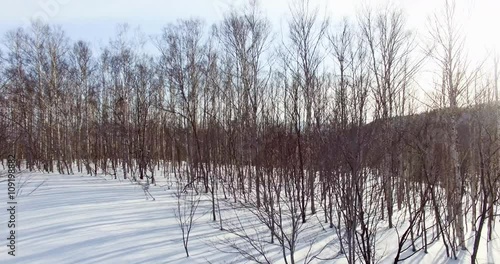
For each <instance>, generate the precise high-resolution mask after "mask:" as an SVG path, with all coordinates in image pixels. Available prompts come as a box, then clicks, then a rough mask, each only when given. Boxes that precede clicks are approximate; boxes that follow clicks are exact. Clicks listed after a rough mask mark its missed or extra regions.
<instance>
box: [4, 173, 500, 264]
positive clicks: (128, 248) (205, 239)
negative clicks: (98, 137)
mask: <svg viewBox="0 0 500 264" xmlns="http://www.w3.org/2000/svg"><path fill="white" fill-rule="evenodd" d="M17 177H18V180H19V178H20V179H21V180H20V181H18V183H23V182H25V183H24V186H23V187H22V189H21V193H20V194H19V196H18V197H17V201H18V205H17V208H16V209H17V210H16V223H17V226H16V256H15V257H12V256H9V255H8V254H7V249H8V248H7V247H6V245H7V242H8V240H7V239H6V238H7V237H8V234H7V232H8V228H7V221H8V218H9V215H8V212H7V210H6V209H7V208H8V207H7V183H6V181H2V182H1V183H0V209H1V210H0V212H1V213H0V237H1V238H2V241H3V243H2V244H3V245H0V246H1V248H2V250H1V251H0V263H50V264H52V263H58V264H59V263H242V259H241V257H240V256H239V255H238V254H234V253H222V252H220V251H218V250H216V248H215V247H220V246H221V245H218V246H217V243H219V242H220V241H222V240H221V239H224V238H227V237H228V234H227V233H226V232H224V231H220V230H219V229H218V223H214V222H212V221H211V213H210V210H211V202H210V200H209V197H208V196H207V197H203V199H202V201H201V203H200V206H199V208H198V210H197V216H196V219H197V220H196V222H195V224H194V226H193V230H192V234H191V237H190V242H189V250H190V252H189V253H190V257H189V258H186V256H185V252H184V248H183V246H182V234H181V230H180V228H179V225H178V221H177V219H176V217H175V215H174V210H175V208H177V200H176V199H175V197H174V196H173V194H174V190H173V189H168V188H167V187H166V186H163V187H161V185H162V184H161V182H160V183H159V184H158V186H151V187H150V192H151V194H152V195H153V196H154V197H155V198H156V200H155V201H153V200H151V199H149V200H146V199H145V195H144V191H143V189H142V188H141V186H139V185H137V184H132V183H131V182H129V181H123V180H122V181H119V180H112V179H110V177H109V176H108V177H107V178H104V177H91V176H84V175H58V174H46V173H45V174H44V173H32V174H27V173H20V174H17ZM35 189H36V190H35ZM32 191H33V192H32ZM221 208H222V209H226V210H223V211H224V212H225V213H224V214H223V219H226V220H227V221H229V222H230V219H231V218H234V217H235V214H234V210H229V209H228V208H224V207H223V205H221ZM239 217H240V219H250V218H248V217H247V216H246V215H245V212H244V211H242V212H241V214H240V215H239ZM320 218H322V216H321V215H320V216H319V217H316V218H314V217H311V218H310V220H311V221H309V225H310V226H311V228H305V229H304V233H302V234H301V236H302V237H304V238H305V239H304V240H303V241H302V243H299V246H298V249H297V259H298V260H300V259H301V258H303V257H304V256H305V255H306V254H307V250H308V244H309V243H308V241H312V240H314V241H315V242H316V244H318V245H319V246H321V245H323V244H325V243H331V244H330V245H331V246H330V247H329V249H327V250H325V251H324V256H328V255H333V254H335V252H337V251H338V247H337V246H336V242H335V232H334V231H333V230H332V229H329V228H328V227H327V225H324V224H323V225H324V226H325V229H324V230H323V229H322V228H321V227H320V226H321V225H320V224H319V222H320V221H321V220H320ZM243 221H245V220H243ZM381 225H382V224H381ZM497 227H498V225H497ZM470 236H471V234H469V237H470ZM496 237H499V236H498V228H497V234H496ZM396 239H397V236H396V233H395V232H394V231H393V229H392V230H385V231H384V230H383V228H382V230H381V231H380V232H379V239H378V240H377V241H378V242H377V243H378V244H377V249H378V250H379V251H380V252H385V253H384V256H379V257H380V260H381V262H382V263H392V262H393V259H394V254H395V250H396V244H397V241H396ZM468 242H469V245H468V246H469V248H472V243H473V239H472V238H470V239H469V240H468ZM488 247H489V249H488V251H489V253H487V246H486V243H483V244H482V245H481V250H480V251H481V252H480V259H479V263H495V262H498V261H499V259H500V258H498V257H500V241H499V240H498V239H496V240H494V241H492V242H491V243H489V244H488ZM460 254H461V255H460V256H459V260H458V261H454V260H450V259H448V258H446V255H445V251H444V248H443V246H442V244H440V243H439V242H437V243H435V244H433V245H432V246H431V247H430V248H429V254H424V253H422V252H420V253H418V254H417V255H415V256H413V257H412V258H410V259H409V260H408V261H407V262H406V263H443V262H448V263H469V262H470V255H469V253H467V252H461V253H460ZM270 255H271V256H272V259H273V262H276V263H282V262H281V252H280V250H277V249H272V250H270ZM332 262H333V263H345V259H337V260H334V261H332V260H330V261H325V263H332ZM298 263H299V262H298ZM312 263H321V261H320V260H316V261H315V262H312Z"/></svg>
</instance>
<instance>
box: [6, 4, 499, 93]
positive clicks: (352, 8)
mask: <svg viewBox="0 0 500 264" xmlns="http://www.w3.org/2000/svg"><path fill="white" fill-rule="evenodd" d="M244 1H245V0H234V1H232V0H180V1H179V0H164V1H160V0H138V1H124V0H0V4H1V5H0V6H1V7H2V8H1V9H0V39H1V38H3V36H4V35H5V33H6V32H7V31H9V30H12V29H14V28H16V27H19V26H25V25H27V24H29V21H30V20H31V19H41V20H43V21H45V22H49V23H51V24H57V25H60V26H62V28H63V29H64V30H65V32H66V34H67V35H68V36H69V37H70V39H71V40H73V41H76V40H80V39H82V40H86V41H89V42H91V44H92V45H93V48H94V49H96V50H98V49H99V47H102V46H104V45H106V44H107V43H108V42H109V40H110V38H112V37H114V36H115V34H116V29H117V25H118V24H121V23H128V24H129V25H130V26H131V27H137V26H139V27H140V29H141V30H142V32H143V33H145V34H146V35H149V36H151V35H158V34H160V33H161V29H162V27H164V26H165V25H166V24H167V23H170V22H175V21H176V20H177V19H181V18H191V17H197V18H202V19H204V20H205V22H206V23H207V26H208V25H210V24H213V23H215V22H218V21H220V20H221V19H222V16H223V13H224V11H225V10H228V9H230V7H231V5H238V3H242V2H244ZM246 1H248V0H246ZM310 1H311V3H312V4H313V5H319V6H321V8H320V11H321V12H320V13H322V14H323V13H324V14H326V15H328V16H329V17H330V19H331V23H332V25H333V26H335V25H339V24H340V21H341V20H342V19H343V18H344V17H350V18H351V20H352V21H354V20H355V19H356V18H355V14H356V11H357V10H360V9H362V7H363V6H364V5H368V6H372V7H373V8H377V7H385V6H386V5H387V2H388V1H390V3H391V4H392V5H395V6H398V7H401V8H402V9H403V12H405V14H406V15H407V21H408V26H409V27H410V28H411V29H412V30H414V31H416V32H417V33H418V38H419V40H423V39H425V37H426V36H428V33H427V31H428V30H427V29H428V19H429V16H430V15H432V14H434V13H436V12H437V11H438V10H439V8H442V7H443V6H444V0H310ZM260 2H261V6H262V9H263V11H264V12H265V13H266V14H267V15H268V17H269V19H270V21H271V23H272V24H273V29H274V31H278V32H279V31H280V28H281V25H284V24H285V23H286V21H287V15H288V13H289V3H290V0H268V1H266V0H261V1H260ZM456 3H457V9H458V10H457V12H458V16H459V17H460V21H461V23H462V24H463V27H464V33H465V34H466V35H467V41H468V44H467V45H468V48H469V51H468V57H469V59H471V60H474V61H485V60H487V61H488V62H487V63H486V64H489V65H491V62H490V61H492V60H491V57H492V54H493V52H494V51H495V50H496V52H498V53H500V30H499V28H500V0H456ZM283 34H284V35H285V37H286V32H283ZM486 58H487V59H486ZM489 67H491V66H489ZM426 72H428V74H429V75H426ZM418 79H419V81H418V83H417V85H418V86H420V87H421V89H424V88H423V87H426V88H425V89H432V86H433V85H432V83H433V82H434V81H435V80H434V76H432V73H431V70H429V71H424V72H423V73H422V76H421V77H419V78H418ZM419 97H420V96H419Z"/></svg>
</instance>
